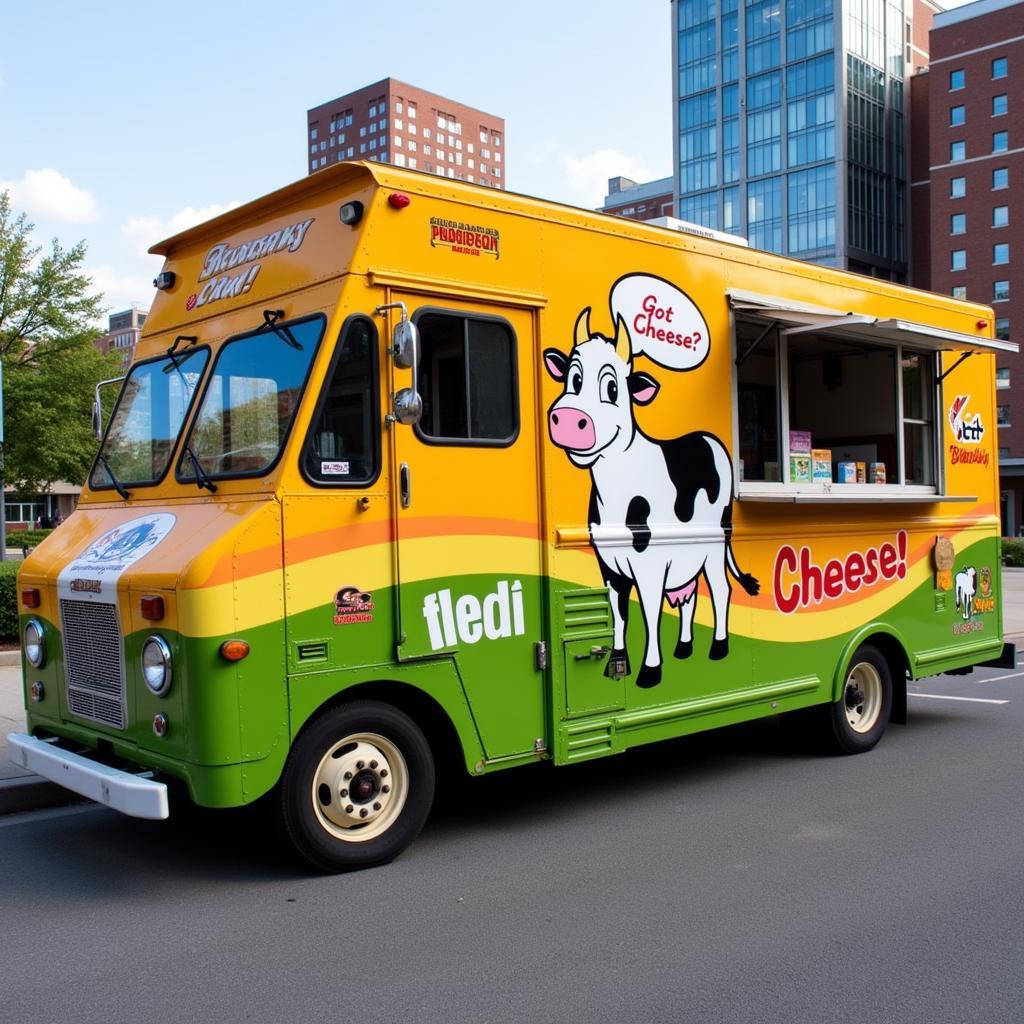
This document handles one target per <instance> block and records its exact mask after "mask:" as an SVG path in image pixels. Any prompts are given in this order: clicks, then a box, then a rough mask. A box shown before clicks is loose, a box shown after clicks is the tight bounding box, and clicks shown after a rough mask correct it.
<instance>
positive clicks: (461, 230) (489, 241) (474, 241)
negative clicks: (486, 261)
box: [430, 217, 501, 260]
mask: <svg viewBox="0 0 1024 1024" xmlns="http://www.w3.org/2000/svg"><path fill="white" fill-rule="evenodd" d="M439 245H440V246H444V247H445V248H448V249H451V251H452V252H457V253H460V254H461V255H463V256H481V255H483V256H493V257H494V258H495V259H496V260H497V259H501V251H500V247H501V233H500V232H499V231H498V230H497V228H487V227H482V226H481V225H479V224H463V223H462V222H461V221H456V220H445V219H444V218H442V217H431V218H430V247H431V248H432V249H433V248H436V247H437V246H439Z"/></svg>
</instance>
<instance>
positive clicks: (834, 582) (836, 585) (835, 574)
mask: <svg viewBox="0 0 1024 1024" xmlns="http://www.w3.org/2000/svg"><path fill="white" fill-rule="evenodd" d="M842 592H843V563H842V562H840V561H838V560H837V559H835V558H833V559H830V560H829V561H828V562H826V563H825V596H826V597H831V598H836V597H839V595H840V594H841V593H842Z"/></svg>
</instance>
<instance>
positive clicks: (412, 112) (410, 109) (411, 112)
mask: <svg viewBox="0 0 1024 1024" xmlns="http://www.w3.org/2000/svg"><path fill="white" fill-rule="evenodd" d="M406 113H407V114H408V115H409V116H410V117H415V116H416V104H415V103H410V104H409V106H408V107H407V108H406Z"/></svg>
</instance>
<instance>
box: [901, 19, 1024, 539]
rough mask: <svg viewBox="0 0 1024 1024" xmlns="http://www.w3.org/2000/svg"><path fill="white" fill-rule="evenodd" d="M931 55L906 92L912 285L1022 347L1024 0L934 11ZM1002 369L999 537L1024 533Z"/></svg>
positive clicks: (1013, 387)
mask: <svg viewBox="0 0 1024 1024" xmlns="http://www.w3.org/2000/svg"><path fill="white" fill-rule="evenodd" d="M930 51H931V62H930V67H929V70H928V72H927V74H919V75H917V76H916V77H915V78H914V79H913V81H912V83H911V132H912V137H911V152H912V153H913V154H914V159H913V161H912V165H911V171H912V186H911V195H912V201H913V206H912V223H913V225H914V235H913V239H914V240H913V249H912V280H913V283H914V284H916V285H918V287H922V288H930V289H931V290H933V291H937V292H943V293H945V294H947V295H949V294H952V295H956V296H959V297H961V298H966V299H970V300H973V301H975V302H983V303H986V304H989V303H990V304H991V305H992V307H993V309H994V310H995V315H996V332H997V334H998V335H999V336H1000V337H1002V338H1012V339H1013V340H1017V341H1020V340H1021V339H1022V338H1024V331H1022V330H1021V327H1022V325H1024V320H1022V317H1024V276H1022V275H1021V273H1020V271H1019V270H1018V268H1019V267H1020V266H1021V265H1022V264H1021V259H1022V257H1024V242H1021V241H1020V239H1019V238H1015V237H1014V234H1015V233H1014V226H1015V225H1016V226H1020V225H1021V224H1022V223H1024V200H1021V199H1020V198H1019V196H1020V193H1021V189H1022V188H1024V0H977V2H976V3H972V4H968V5H966V6H964V7H960V8H957V9H956V10H951V11H945V12H943V13H940V14H936V15H935V19H934V23H933V26H932V31H931V36H930ZM1015 82H1016V85H1015V84H1014V83H1015ZM1015 195H1016V196H1017V197H1018V198H1017V199H1015V198H1014V197H1015ZM997 365H998V369H997V376H996V384H997V388H998V431H999V445H998V447H999V475H1000V484H1001V486H1000V491H1001V497H1002V515H1003V530H1004V533H1007V534H1016V533H1018V532H1020V530H1021V527H1022V524H1024V505H1022V502H1024V362H1022V361H1021V359H1020V357H1017V356H1000V357H999V358H998V362H997ZM992 426H993V428H996V425H995V424H993V425H992Z"/></svg>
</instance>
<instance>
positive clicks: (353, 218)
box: [338, 199, 363, 228]
mask: <svg viewBox="0 0 1024 1024" xmlns="http://www.w3.org/2000/svg"><path fill="white" fill-rule="evenodd" d="M338 217H339V218H340V219H341V223H342V224H347V225H348V226H349V227H350V228H352V227H355V226H356V225H357V224H358V223H359V222H360V221H361V220H362V219H363V204H362V203H361V202H359V201H358V200H357V199H354V200H353V201H352V202H351V203H345V205H344V206H342V207H341V208H340V209H339V210H338Z"/></svg>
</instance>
